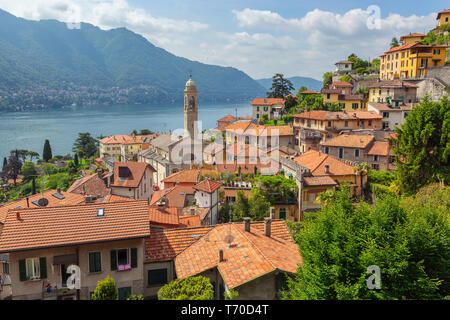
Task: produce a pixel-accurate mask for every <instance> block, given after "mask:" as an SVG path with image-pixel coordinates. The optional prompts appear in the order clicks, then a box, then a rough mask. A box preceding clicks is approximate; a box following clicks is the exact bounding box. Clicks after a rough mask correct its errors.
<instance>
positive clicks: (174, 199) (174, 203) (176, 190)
mask: <svg viewBox="0 0 450 320" xmlns="http://www.w3.org/2000/svg"><path fill="white" fill-rule="evenodd" d="M194 193H195V190H194V188H193V186H186V185H177V186H174V187H172V188H169V189H164V190H160V192H154V193H153V196H152V199H151V201H150V205H154V204H156V202H158V201H159V200H160V199H161V198H162V197H163V196H164V197H166V198H167V199H168V200H169V206H170V207H177V208H184V207H185V204H186V203H185V202H186V199H185V198H186V195H194Z"/></svg>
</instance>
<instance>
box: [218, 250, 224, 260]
mask: <svg viewBox="0 0 450 320" xmlns="http://www.w3.org/2000/svg"><path fill="white" fill-rule="evenodd" d="M219 262H223V250H222V249H220V250H219Z"/></svg>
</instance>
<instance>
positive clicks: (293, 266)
mask: <svg viewBox="0 0 450 320" xmlns="http://www.w3.org/2000/svg"><path fill="white" fill-rule="evenodd" d="M280 222H281V223H283V224H285V222H284V221H280ZM280 222H278V221H273V222H272V224H277V223H280ZM285 228H286V227H285ZM286 229H287V228H286ZM229 236H231V237H232V242H231V244H230V243H228V242H227V241H225V239H226V237H229ZM219 250H223V257H224V260H223V261H221V262H219V260H218V258H219ZM174 260H175V269H176V274H177V277H178V278H179V279H183V278H186V277H190V276H194V275H197V274H199V273H201V272H203V271H205V270H208V269H211V268H218V270H219V272H220V274H221V276H222V278H223V280H224V282H225V283H226V285H227V287H228V288H235V287H239V286H240V285H242V284H244V283H246V282H249V281H252V280H254V279H257V278H259V277H261V276H263V275H265V274H268V273H270V272H273V271H275V270H281V271H285V272H290V273H295V272H296V270H297V268H298V265H299V264H301V263H302V260H301V257H300V253H299V250H298V247H297V244H295V243H294V242H293V241H292V239H291V238H289V239H282V238H278V237H276V235H275V234H273V233H272V235H271V237H266V236H264V234H263V231H261V229H259V228H255V227H254V226H252V225H251V227H250V232H245V231H244V227H243V224H242V223H230V224H221V225H216V226H214V227H213V228H212V229H211V230H210V231H209V232H208V233H207V234H206V235H205V236H203V237H202V238H201V239H199V240H198V241H195V242H194V243H193V244H191V245H190V246H189V247H187V248H186V249H185V250H183V251H182V252H181V253H179V254H178V255H177V256H176V257H175V259H174Z"/></svg>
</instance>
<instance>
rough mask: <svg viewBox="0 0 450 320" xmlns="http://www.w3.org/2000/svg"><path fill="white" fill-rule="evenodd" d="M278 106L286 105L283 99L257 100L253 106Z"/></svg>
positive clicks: (253, 102) (254, 100)
mask: <svg viewBox="0 0 450 320" xmlns="http://www.w3.org/2000/svg"><path fill="white" fill-rule="evenodd" d="M276 104H282V105H284V99H283V98H255V99H253V101H252V106H273V105H276Z"/></svg>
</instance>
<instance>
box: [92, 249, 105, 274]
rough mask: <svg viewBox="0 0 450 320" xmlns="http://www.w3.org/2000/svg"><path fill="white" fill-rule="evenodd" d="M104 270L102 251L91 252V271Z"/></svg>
mask: <svg viewBox="0 0 450 320" xmlns="http://www.w3.org/2000/svg"><path fill="white" fill-rule="evenodd" d="M100 271H102V256H101V254H100V252H89V272H100Z"/></svg>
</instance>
